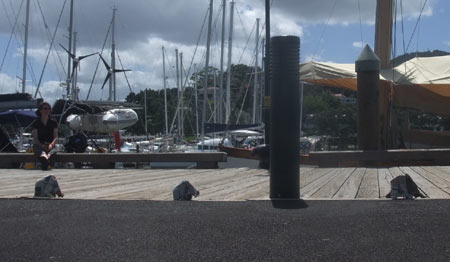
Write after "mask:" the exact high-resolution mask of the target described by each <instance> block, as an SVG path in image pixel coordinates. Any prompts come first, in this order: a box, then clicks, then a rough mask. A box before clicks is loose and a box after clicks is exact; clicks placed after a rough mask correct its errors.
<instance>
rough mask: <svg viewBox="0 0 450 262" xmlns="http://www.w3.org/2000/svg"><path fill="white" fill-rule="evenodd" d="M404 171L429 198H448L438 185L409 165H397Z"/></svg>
mask: <svg viewBox="0 0 450 262" xmlns="http://www.w3.org/2000/svg"><path fill="white" fill-rule="evenodd" d="M399 169H400V170H402V171H403V172H404V173H407V174H408V175H409V176H410V177H411V178H412V179H413V180H414V182H415V183H416V184H417V186H418V187H419V188H420V189H422V191H423V192H425V193H426V194H427V195H428V196H429V197H431V198H448V197H449V194H447V193H445V192H444V191H442V190H441V189H440V188H439V187H437V186H436V185H434V184H433V183H431V182H430V181H429V180H428V179H426V178H424V177H423V176H422V175H420V174H418V173H417V172H415V171H414V170H412V169H411V168H409V167H399Z"/></svg>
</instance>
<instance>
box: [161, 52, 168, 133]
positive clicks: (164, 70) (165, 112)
mask: <svg viewBox="0 0 450 262" xmlns="http://www.w3.org/2000/svg"><path fill="white" fill-rule="evenodd" d="M162 57H163V81H164V83H163V84H164V118H165V122H166V137H167V136H168V135H169V126H168V121H167V89H166V58H165V56H164V46H163V47H162Z"/></svg>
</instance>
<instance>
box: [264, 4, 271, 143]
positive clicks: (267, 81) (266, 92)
mask: <svg viewBox="0 0 450 262" xmlns="http://www.w3.org/2000/svg"><path fill="white" fill-rule="evenodd" d="M264 56H265V57H264V107H263V112H264V125H265V133H266V134H265V138H264V139H265V143H266V144H267V145H270V0H266V53H265V55H264Z"/></svg>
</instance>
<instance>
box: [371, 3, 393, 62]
mask: <svg viewBox="0 0 450 262" xmlns="http://www.w3.org/2000/svg"><path fill="white" fill-rule="evenodd" d="M392 10H393V0H377V11H376V20H375V54H376V55H377V56H378V58H380V62H381V68H382V69H386V68H390V67H391V43H392Z"/></svg>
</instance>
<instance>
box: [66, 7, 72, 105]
mask: <svg viewBox="0 0 450 262" xmlns="http://www.w3.org/2000/svg"><path fill="white" fill-rule="evenodd" d="M72 34H73V0H70V18H69V49H68V50H69V53H68V54H67V81H66V84H67V86H66V88H67V99H69V95H70V92H71V88H70V84H71V83H70V77H71V75H70V72H72V70H70V68H71V67H72V60H71V59H72V57H70V53H71V52H72Z"/></svg>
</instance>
